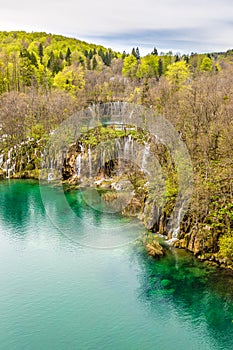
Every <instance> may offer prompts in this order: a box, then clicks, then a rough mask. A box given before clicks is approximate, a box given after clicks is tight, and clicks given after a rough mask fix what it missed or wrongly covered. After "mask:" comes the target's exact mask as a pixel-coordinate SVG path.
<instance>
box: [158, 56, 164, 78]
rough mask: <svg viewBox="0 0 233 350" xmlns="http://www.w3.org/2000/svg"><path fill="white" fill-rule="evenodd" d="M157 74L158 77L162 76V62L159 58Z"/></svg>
mask: <svg viewBox="0 0 233 350" xmlns="http://www.w3.org/2000/svg"><path fill="white" fill-rule="evenodd" d="M158 74H159V77H161V76H162V75H163V61H162V60H161V58H160V59H159V62H158Z"/></svg>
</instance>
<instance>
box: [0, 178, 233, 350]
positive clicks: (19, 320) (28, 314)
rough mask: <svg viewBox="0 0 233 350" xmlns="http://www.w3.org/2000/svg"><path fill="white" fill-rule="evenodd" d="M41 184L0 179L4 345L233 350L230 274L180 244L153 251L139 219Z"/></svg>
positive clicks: (22, 349) (0, 344)
mask: <svg viewBox="0 0 233 350" xmlns="http://www.w3.org/2000/svg"><path fill="white" fill-rule="evenodd" d="M43 192H44V196H43V201H42V200H41V191H40V186H39V184H38V182H36V181H30V180H25V181H17V180H9V181H1V182H0V281H1V287H0V349H1V350H3V349H4V350H42V349H43V350H47V349H48V350H51V349H52V350H53V349H55V350H62V349H81V350H82V349H83V350H89V349H90V350H92V349H93V350H104V349H107V350H108V349H109V350H118V349H119V350H124V349H125V350H134V349H135V350H136V349H138V350H139V349H140V350H141V349H142V350H144V349H145V350H147V349H148V350H149V349H155V350H177V349H179V350H220V349H222V350H232V349H233V275H232V273H230V272H227V271H224V270H221V269H216V268H214V267H208V266H207V265H206V264H205V263H200V262H198V261H197V260H196V259H194V258H193V256H192V255H191V254H189V253H187V252H185V251H181V250H175V249H171V251H170V253H169V254H168V255H167V256H166V257H165V258H164V259H161V260H154V259H153V258H151V257H148V256H147V255H146V253H145V251H144V249H143V247H142V246H141V245H140V243H139V242H136V241H135V237H139V236H140V235H141V234H143V232H144V229H143V227H142V226H141V224H140V223H137V222H136V221H133V220H129V219H126V218H122V217H121V216H119V215H117V214H109V213H103V212H101V211H98V210H96V209H94V208H92V207H91V206H90V205H87V204H86V203H85V201H83V200H82V194H81V193H80V192H70V193H67V194H66V201H67V203H68V205H69V206H70V210H67V208H66V206H65V207H64V208H63V204H64V202H63V201H62V200H61V198H62V197H64V195H63V193H62V192H61V191H60V190H58V189H56V188H50V187H49V186H46V185H44V187H43ZM45 201H46V203H45ZM45 207H46V210H47V211H46V210H45ZM74 216H76V217H77V218H78V221H75V220H74ZM77 222H78V224H77ZM72 225H73V227H72ZM106 241H107V245H106V246H105V245H104V242H106ZM110 241H113V242H114V245H118V248H115V247H114V248H113V247H111V246H110V245H109V242H110ZM95 242H96V245H95ZM119 242H121V243H123V244H122V245H120V244H119ZM115 243H116V244H115ZM101 247H102V248H103V247H104V249H102V248H101Z"/></svg>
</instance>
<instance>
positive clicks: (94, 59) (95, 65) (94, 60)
mask: <svg viewBox="0 0 233 350" xmlns="http://www.w3.org/2000/svg"><path fill="white" fill-rule="evenodd" d="M97 66H98V62H97V59H96V58H95V56H94V57H93V59H92V69H93V70H95V69H96V68H97Z"/></svg>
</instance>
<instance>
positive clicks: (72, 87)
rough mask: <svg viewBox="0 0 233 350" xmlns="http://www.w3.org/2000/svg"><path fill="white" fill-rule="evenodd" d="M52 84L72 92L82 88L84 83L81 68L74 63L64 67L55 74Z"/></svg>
mask: <svg viewBox="0 0 233 350" xmlns="http://www.w3.org/2000/svg"><path fill="white" fill-rule="evenodd" d="M53 85H54V86H55V87H57V88H59V89H61V90H66V91H69V92H70V93H72V94H73V93H75V92H76V91H78V90H82V89H83V88H84V85H85V80H84V71H83V68H82V67H80V66H78V67H75V66H74V65H71V66H67V67H65V68H64V69H63V71H61V72H59V73H58V74H57V75H56V76H55V78H54V82H53Z"/></svg>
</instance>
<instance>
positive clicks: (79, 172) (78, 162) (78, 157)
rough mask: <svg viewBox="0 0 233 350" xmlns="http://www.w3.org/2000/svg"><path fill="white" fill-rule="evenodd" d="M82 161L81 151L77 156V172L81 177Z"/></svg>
mask: <svg viewBox="0 0 233 350" xmlns="http://www.w3.org/2000/svg"><path fill="white" fill-rule="evenodd" d="M81 163H82V155H81V153H79V154H78V156H77V158H76V172H77V175H78V177H80V175H81Z"/></svg>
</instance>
